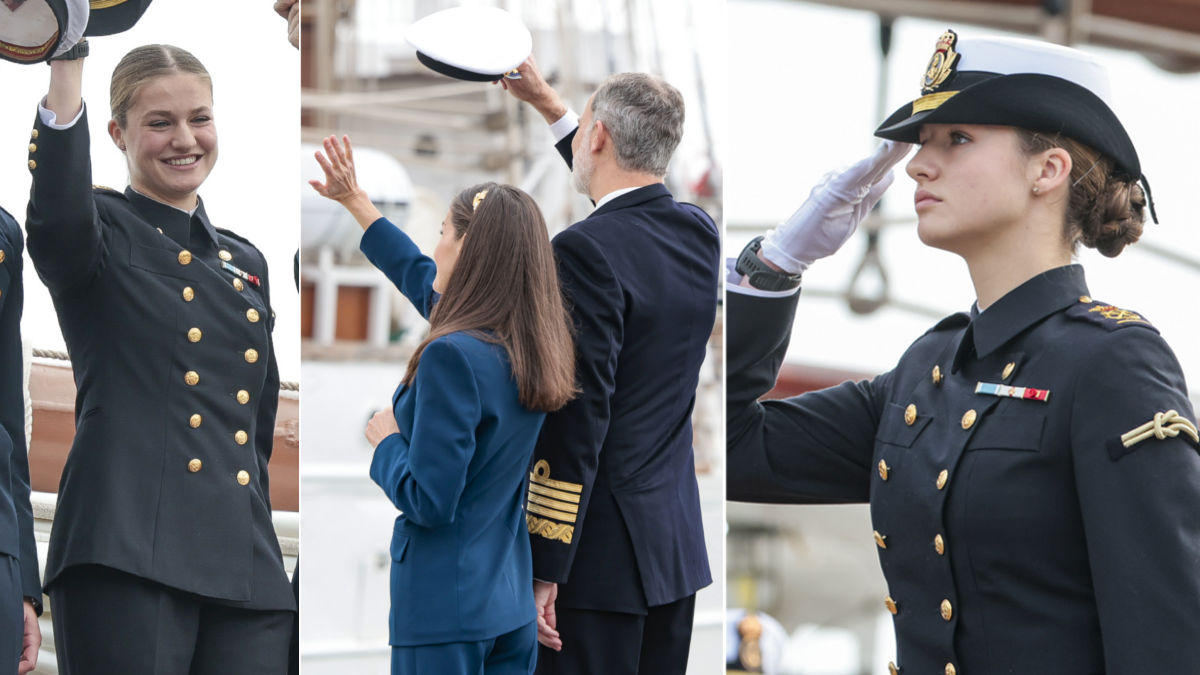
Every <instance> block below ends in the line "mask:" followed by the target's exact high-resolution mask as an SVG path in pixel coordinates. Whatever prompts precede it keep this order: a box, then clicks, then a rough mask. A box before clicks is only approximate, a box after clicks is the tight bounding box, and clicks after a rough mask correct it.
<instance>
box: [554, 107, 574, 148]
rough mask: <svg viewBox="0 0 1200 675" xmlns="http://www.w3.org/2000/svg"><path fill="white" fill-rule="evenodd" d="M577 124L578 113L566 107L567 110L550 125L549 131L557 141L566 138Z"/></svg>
mask: <svg viewBox="0 0 1200 675" xmlns="http://www.w3.org/2000/svg"><path fill="white" fill-rule="evenodd" d="M578 126H579V115H577V114H576V113H575V111H574V110H571V109H570V108H567V112H566V113H564V114H563V116H562V117H560V118H558V121H557V122H555V123H554V124H551V125H550V133H551V134H553V135H554V142H555V143H558V142H559V141H561V140H562V139H564V138H566V137H567V136H568V135H569V134H570V133H571V132H572V131H574V130H575V129H576V128H577V127H578Z"/></svg>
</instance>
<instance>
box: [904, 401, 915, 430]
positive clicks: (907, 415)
mask: <svg viewBox="0 0 1200 675" xmlns="http://www.w3.org/2000/svg"><path fill="white" fill-rule="evenodd" d="M916 421H917V406H915V405H913V404H911V403H909V404H908V407H907V408H905V409H904V423H905V424H907V425H908V426H910V427H911V426H912V425H913V423H914V422H916Z"/></svg>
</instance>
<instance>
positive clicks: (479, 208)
mask: <svg viewBox="0 0 1200 675" xmlns="http://www.w3.org/2000/svg"><path fill="white" fill-rule="evenodd" d="M481 195H482V196H481ZM450 222H451V223H452V224H453V225H454V230H455V236H456V237H457V238H459V239H463V237H466V239H464V240H463V245H462V250H461V251H460V252H459V255H458V261H457V262H456V263H455V264H454V271H453V273H452V274H451V275H450V279H449V280H448V281H447V283H446V292H445V293H443V294H442V297H441V299H440V300H438V303H437V305H435V306H434V308H433V311H432V312H430V314H429V336H428V337H426V338H425V341H424V342H422V343H421V344H420V345H419V346H418V347H417V349H416V351H415V352H413V355H412V358H410V359H409V361H408V372H407V373H406V374H405V375H404V383H405V384H411V383H412V380H413V377H415V376H416V373H417V367H418V365H419V363H420V361H421V354H422V352H424V351H425V347H426V346H427V345H428V344H429V343H430V342H432V341H433V340H436V339H437V338H439V337H441V336H443V335H447V334H449V333H454V332H457V331H468V332H470V333H472V334H473V335H475V336H476V337H478V338H480V339H483V340H486V341H488V342H493V343H498V344H501V345H503V346H504V348H505V349H506V350H507V351H508V359H509V363H510V364H511V367H512V374H513V379H515V380H516V382H517V391H518V394H519V397H520V401H521V405H524V406H525V407H526V408H529V409H531V410H545V411H547V412H549V411H553V410H558V409H559V408H561V407H563V406H564V405H566V403H567V401H569V400H571V398H572V397H574V395H575V392H576V389H575V344H574V342H573V340H572V337H571V323H570V317H569V315H568V314H567V310H566V306H565V304H564V303H563V298H562V290H561V289H560V288H559V285H558V271H557V269H556V268H555V263H554V251H553V250H552V249H551V248H550V238H549V235H548V234H547V232H546V221H545V220H544V219H543V218H542V212H541V210H540V209H538V206H537V204H536V203H535V202H534V201H533V198H532V197H530V196H529V195H527V194H525V193H524V192H522V191H521V190H518V189H517V188H515V187H512V186H511V185H500V184H497V183H483V184H481V185H476V186H473V187H469V188H467V189H466V190H463V191H462V192H460V193H459V194H458V196H457V197H456V198H455V199H454V201H453V202H452V203H451V204H450ZM484 331H490V333H491V334H488V333H486V332H484Z"/></svg>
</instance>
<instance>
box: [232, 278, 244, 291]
mask: <svg viewBox="0 0 1200 675" xmlns="http://www.w3.org/2000/svg"><path fill="white" fill-rule="evenodd" d="M233 287H234V288H235V289H236V290H239V291H240V290H242V289H244V288H245V287H246V284H243V283H242V280H241V279H234V280H233Z"/></svg>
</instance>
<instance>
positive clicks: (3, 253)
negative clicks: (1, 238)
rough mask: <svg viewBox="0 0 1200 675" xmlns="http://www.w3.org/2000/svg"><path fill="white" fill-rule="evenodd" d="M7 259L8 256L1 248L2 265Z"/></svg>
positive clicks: (0, 260)
mask: <svg viewBox="0 0 1200 675" xmlns="http://www.w3.org/2000/svg"><path fill="white" fill-rule="evenodd" d="M7 257H8V254H7V253H5V252H4V249H2V248H0V263H2V262H4V259H5V258H7Z"/></svg>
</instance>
